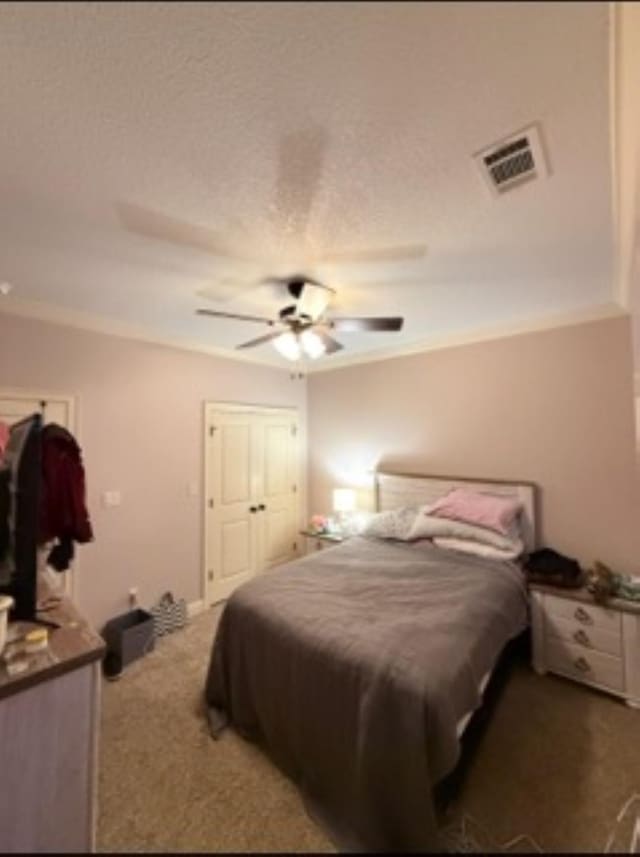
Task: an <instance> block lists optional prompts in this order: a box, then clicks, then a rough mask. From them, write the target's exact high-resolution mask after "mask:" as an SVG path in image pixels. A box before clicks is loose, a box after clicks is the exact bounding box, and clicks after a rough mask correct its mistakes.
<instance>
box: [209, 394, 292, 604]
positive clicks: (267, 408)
mask: <svg viewBox="0 0 640 857" xmlns="http://www.w3.org/2000/svg"><path fill="white" fill-rule="evenodd" d="M216 411H223V412H225V413H236V414H242V413H253V414H264V415H265V416H270V415H271V416H278V415H286V414H288V415H290V416H291V417H293V418H294V419H295V420H296V424H297V427H298V443H297V445H296V456H297V462H296V474H297V479H296V484H297V486H298V491H297V496H298V502H297V508H296V520H297V526H298V528H299V529H302V528H303V526H304V520H303V518H304V514H305V510H306V508H307V502H306V497H307V480H306V478H305V477H306V473H305V468H304V462H305V460H306V426H305V424H304V423H303V421H302V420H301V419H300V408H299V407H298V406H297V405H282V406H276V405H258V404H256V405H252V404H249V403H247V402H216V401H205V402H204V403H203V410H202V414H203V419H202V446H203V455H202V462H203V464H202V466H203V469H204V474H203V479H202V485H203V492H202V540H201V543H202V553H201V555H202V577H201V583H200V586H201V599H202V604H203V606H204V608H205V609H207V608H208V607H210V606H211V605H212V604H213V602H209V601H208V591H207V590H208V572H209V564H210V563H209V555H208V547H207V545H208V538H207V535H208V524H209V518H208V515H207V512H208V509H209V498H210V489H211V486H210V485H209V464H210V461H209V444H208V439H209V428H210V424H211V417H212V415H213V414H214V413H215V412H216ZM303 553H304V550H303V549H302V543H301V541H298V550H297V554H298V555H301V554H303Z"/></svg>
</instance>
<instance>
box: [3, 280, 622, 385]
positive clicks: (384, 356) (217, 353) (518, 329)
mask: <svg viewBox="0 0 640 857" xmlns="http://www.w3.org/2000/svg"><path fill="white" fill-rule="evenodd" d="M0 314H2V315H12V316H17V317H20V318H29V319H34V320H36V321H43V322H46V323H48V324H55V325H59V326H61V327H71V328H74V329H76V330H82V331H85V332H86V331H89V332H94V333H99V334H103V335H105V336H116V337H119V338H121V339H129V340H134V341H139V342H147V343H150V344H153V345H160V346H164V347H167V348H176V349H178V350H182V351H190V352H195V353H198V354H206V355H209V356H212V357H220V358H223V359H225V360H235V361H237V362H241V363H248V364H251V365H258V366H266V367H269V368H271V369H278V370H280V371H281V372H286V373H288V374H290V373H291V372H292V371H302V372H303V374H305V375H313V374H316V373H317V372H330V371H332V370H334V369H342V368H346V367H348V366H356V365H360V364H363V363H375V362H378V361H380V360H389V359H392V358H394V357H406V356H409V355H411V354H420V353H422V352H427V351H440V350H441V349H443V348H455V347H459V346H463V345H471V344H473V343H477V342H486V341H490V340H493V339H504V338H507V337H512V336H519V335H521V334H526V333H535V332H538V331H544V330H552V329H553V328H557V327H569V326H572V325H576V324H586V323H589V322H593V321H602V320H605V319H608V318H618V317H621V316H628V315H629V312H628V310H626V309H625V308H623V307H621V306H620V305H619V304H617V303H610V304H603V305H601V306H597V307H591V308H588V309H586V310H582V311H577V312H571V313H564V314H556V315H549V316H545V317H544V318H540V319H533V320H531V319H530V320H525V321H522V322H515V323H512V324H503V325H497V326H492V327H484V328H477V329H475V330H470V331H465V332H464V333H451V334H445V335H443V336H431V337H429V338H428V339H422V340H419V341H417V342H412V343H406V344H404V345H398V346H395V347H389V348H383V349H376V350H375V351H368V352H365V353H360V354H354V355H352V356H348V355H343V356H341V357H336V356H333V357H329V358H321V359H320V360H318V361H314V362H312V361H306V363H305V365H304V367H302V368H301V369H300V370H299V369H298V364H297V363H289V362H288V363H282V362H278V359H279V358H277V357H275V356H274V358H270V357H265V356H264V355H260V356H258V355H253V354H246V353H244V352H238V351H235V350H232V349H228V348H221V347H219V346H213V345H203V344H202V343H201V342H196V341H190V340H183V339H178V338H170V337H163V336H158V335H157V334H155V333H153V332H152V331H151V330H149V329H147V328H145V327H143V326H141V325H135V324H131V323H129V322H121V321H117V320H115V319H109V318H104V317H101V316H98V315H94V314H91V313H86V312H81V311H79V310H73V309H69V308H66V307H60V306H55V305H53V304H45V303H43V302H40V301H26V300H20V299H17V298H13V297H6V298H2V299H0Z"/></svg>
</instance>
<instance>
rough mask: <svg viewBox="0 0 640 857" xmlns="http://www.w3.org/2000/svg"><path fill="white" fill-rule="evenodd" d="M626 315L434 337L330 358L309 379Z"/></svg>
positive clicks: (594, 312) (569, 317) (600, 310)
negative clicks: (317, 374)
mask: <svg viewBox="0 0 640 857" xmlns="http://www.w3.org/2000/svg"><path fill="white" fill-rule="evenodd" d="M628 316H629V312H628V310H626V309H625V308H624V307H621V306H620V304H617V303H609V304H603V305H600V306H596V307H589V308H588V309H585V310H580V311H575V312H568V313H562V314H555V315H548V316H544V317H543V318H538V319H529V320H525V321H521V322H513V323H511V324H503V325H497V326H493V327H484V328H476V329H475V330H470V331H465V332H464V333H451V334H446V335H444V336H433V337H430V338H429V339H423V340H420V341H418V342H413V343H411V344H407V345H399V346H396V347H395V348H385V349H376V351H369V352H367V353H365V354H354V355H353V357H347V356H344V357H340V358H338V359H334V358H333V357H332V358H329V360H327V361H326V362H325V361H324V360H323V361H317V362H316V363H314V364H313V366H309V367H308V368H307V374H308V375H315V374H316V373H317V372H330V371H332V370H334V369H343V368H346V367H349V366H357V365H360V364H362V363H376V362H379V361H380V360H389V359H392V358H395V357H407V356H410V355H412V354H421V353H423V352H427V351H441V350H442V349H444V348H457V347H459V346H464V345H473V344H474V343H478V342H489V341H491V340H494V339H507V338H510V337H513V336H520V335H522V334H526V333H538V332H542V331H545V330H554V329H555V328H560V327H573V326H574V325H578V324H588V323H590V322H594V321H604V320H606V319H611V318H622V317H628Z"/></svg>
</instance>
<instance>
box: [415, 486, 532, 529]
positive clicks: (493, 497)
mask: <svg viewBox="0 0 640 857" xmlns="http://www.w3.org/2000/svg"><path fill="white" fill-rule="evenodd" d="M521 509H522V501H521V500H518V499H517V498H516V497H502V496H500V495H499V494H483V493H481V492H480V491H470V490H469V489H468V488H453V489H452V490H451V491H450V492H449V493H448V494H445V496H444V497H440V499H439V500H436V502H435V503H434V504H433V505H432V506H430V507H429V508H427V509H426V510H425V511H426V514H427V515H434V516H435V517H436V518H449V519H451V520H454V521H464V522H466V523H467V524H476V525H477V526H479V527H486V528H487V529H488V530H494V531H495V532H497V533H502V535H505V536H506V535H507V534H508V532H509V525H510V524H511V523H513V521H514V519H515V518H516V516H517V515H518V513H519V512H520V510H521Z"/></svg>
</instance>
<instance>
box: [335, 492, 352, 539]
mask: <svg viewBox="0 0 640 857" xmlns="http://www.w3.org/2000/svg"><path fill="white" fill-rule="evenodd" d="M355 508H356V492H355V491H354V490H353V489H352V488H334V490H333V511H334V512H335V513H336V518H337V522H338V532H340V533H344V534H349V533H350V532H351V525H352V520H353V515H352V513H353V511H354V510H355Z"/></svg>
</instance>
